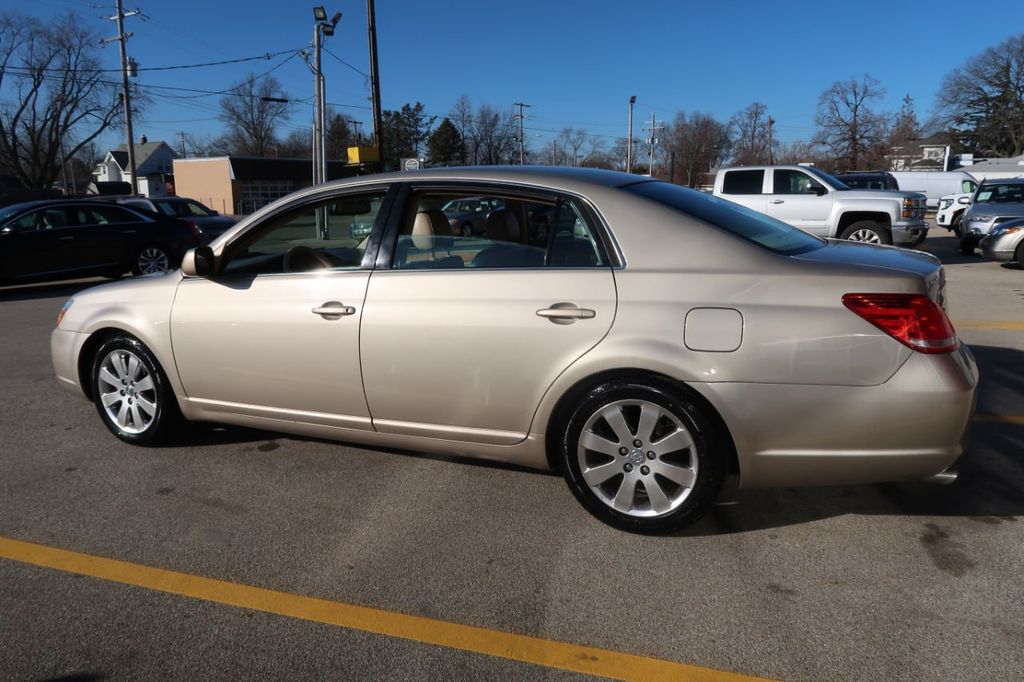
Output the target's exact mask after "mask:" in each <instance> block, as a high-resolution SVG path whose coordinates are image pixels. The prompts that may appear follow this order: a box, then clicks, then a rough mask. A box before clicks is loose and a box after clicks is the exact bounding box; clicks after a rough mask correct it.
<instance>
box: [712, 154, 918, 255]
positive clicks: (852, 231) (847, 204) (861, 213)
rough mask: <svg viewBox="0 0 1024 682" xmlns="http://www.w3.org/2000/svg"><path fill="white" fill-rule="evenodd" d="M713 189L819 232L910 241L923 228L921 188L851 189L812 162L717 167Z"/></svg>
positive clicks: (821, 234)
mask: <svg viewBox="0 0 1024 682" xmlns="http://www.w3.org/2000/svg"><path fill="white" fill-rule="evenodd" d="M714 195H715V196H717V197H721V198H723V199H728V200H729V201H733V202H736V203H738V204H740V205H742V206H746V207H747V208H752V209H754V210H755V211H758V212H760V213H765V214H767V215H770V216H771V217H773V218H777V219H778V220H781V221H783V222H785V223H789V224H790V225H792V226H793V227H799V228H800V229H801V230H805V231H807V232H810V233H811V234H814V235H818V236H819V237H832V238H837V239H849V240H851V241H862V242H868V243H871V244H896V245H897V246H914V245H916V244H919V243H921V242H922V241H924V238H925V237H926V236H927V234H928V223H926V222H925V220H924V211H925V198H924V195H923V194H917V193H913V192H892V191H887V192H879V191H876V190H851V189H850V188H849V187H848V186H847V185H846V184H845V183H843V181H841V180H839V179H837V178H835V177H833V176H832V175H829V174H828V173H826V172H824V171H822V170H820V169H818V168H814V167H813V166H743V167H739V168H723V169H721V170H720V171H718V174H717V175H716V176H715V189H714Z"/></svg>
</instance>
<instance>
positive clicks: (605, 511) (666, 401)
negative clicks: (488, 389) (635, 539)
mask: <svg viewBox="0 0 1024 682" xmlns="http://www.w3.org/2000/svg"><path fill="white" fill-rule="evenodd" d="M618 400H648V401H650V402H653V403H656V404H658V405H660V406H661V407H663V408H665V409H667V410H669V411H670V412H672V414H673V415H675V416H676V418H678V419H679V420H680V421H681V422H682V423H683V425H684V426H685V427H686V428H687V429H688V430H689V432H690V435H691V436H692V438H693V442H694V445H695V446H696V458H697V481H696V483H695V484H694V486H693V489H692V490H691V491H690V495H689V496H688V497H687V498H686V499H685V500H684V501H683V502H682V504H680V506H679V507H677V508H676V509H674V510H672V511H671V512H669V513H667V514H664V515H662V516H657V517H632V516H629V515H627V514H623V513H622V512H619V511H616V510H615V509H612V508H611V507H609V506H608V505H606V504H605V503H604V502H602V501H601V500H600V499H599V498H598V497H597V496H596V495H595V494H594V493H593V492H592V491H591V490H590V486H589V485H587V483H586V481H585V480H584V479H583V474H582V472H581V470H580V464H579V461H578V458H577V446H578V443H579V439H580V436H581V434H582V431H583V426H584V424H585V423H586V422H587V420H588V419H589V418H590V417H591V416H592V415H593V413H594V412H596V411H597V410H599V409H600V408H602V407H603V406H605V405H608V404H610V403H613V402H615V401H618ZM722 449H723V448H722V441H721V439H720V438H719V436H718V434H717V433H716V432H715V430H714V429H713V428H712V426H711V424H710V422H709V421H708V420H707V418H706V417H705V416H704V414H703V412H702V411H701V410H700V408H698V407H697V406H696V405H695V404H694V403H693V402H692V401H689V400H687V399H685V398H682V397H680V396H679V395H677V394H676V392H674V391H672V390H669V389H668V388H667V387H664V386H659V385H654V384H643V383H633V382H620V381H614V382H609V383H606V384H603V385H601V386H598V387H597V388H594V389H592V390H591V391H589V392H588V393H587V394H586V395H585V396H584V397H583V398H582V399H581V400H580V401H579V403H578V405H577V407H576V408H575V410H574V411H573V413H572V416H570V417H569V420H568V422H567V423H566V427H565V430H564V433H563V435H562V438H561V440H560V443H559V453H558V460H559V464H560V466H561V469H562V473H563V475H564V476H565V480H566V483H567V484H568V486H569V489H570V490H572V493H573V495H575V496H576V499H577V500H579V502H580V504H582V505H583V507H584V508H585V509H586V510H587V511H588V512H590V513H591V514H592V515H593V516H594V517H596V518H597V519H599V520H601V521H603V522H604V523H606V524H608V525H610V526H613V527H615V528H618V529H620V530H625V531H628V532H633V533H642V534H655V535H657V534H665V533H671V532H674V531H677V530H680V529H682V528H685V527H686V526H689V525H691V524H692V523H694V522H696V521H697V520H698V519H699V518H700V517H701V516H703V514H704V512H705V511H706V510H707V508H708V507H709V506H710V505H711V503H713V502H714V500H715V499H716V497H717V496H718V492H719V490H720V488H721V486H722V481H723V479H724V477H725V470H726V467H725V462H726V458H725V453H724V452H723V451H722Z"/></svg>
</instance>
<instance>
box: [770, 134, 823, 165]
mask: <svg viewBox="0 0 1024 682" xmlns="http://www.w3.org/2000/svg"><path fill="white" fill-rule="evenodd" d="M821 156H822V154H821V149H820V148H819V147H818V146H817V145H815V144H814V143H812V142H805V141H803V140H795V141H793V142H790V143H789V144H785V143H779V146H778V151H776V152H775V161H776V162H777V163H788V164H797V163H813V164H814V165H816V166H817V165H821V160H822V159H821Z"/></svg>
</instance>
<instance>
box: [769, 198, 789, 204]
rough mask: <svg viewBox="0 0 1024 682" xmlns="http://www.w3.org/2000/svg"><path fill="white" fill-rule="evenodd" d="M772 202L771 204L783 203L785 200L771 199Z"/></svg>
mask: <svg viewBox="0 0 1024 682" xmlns="http://www.w3.org/2000/svg"><path fill="white" fill-rule="evenodd" d="M772 203H773V204H784V203H786V202H785V201H783V200H782V199H772Z"/></svg>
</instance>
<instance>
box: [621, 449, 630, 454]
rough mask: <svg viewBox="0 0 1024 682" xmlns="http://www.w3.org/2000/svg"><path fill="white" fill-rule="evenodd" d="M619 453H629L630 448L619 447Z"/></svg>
mask: <svg viewBox="0 0 1024 682" xmlns="http://www.w3.org/2000/svg"><path fill="white" fill-rule="evenodd" d="M619 454H620V455H628V454H629V450H628V449H626V448H619Z"/></svg>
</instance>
